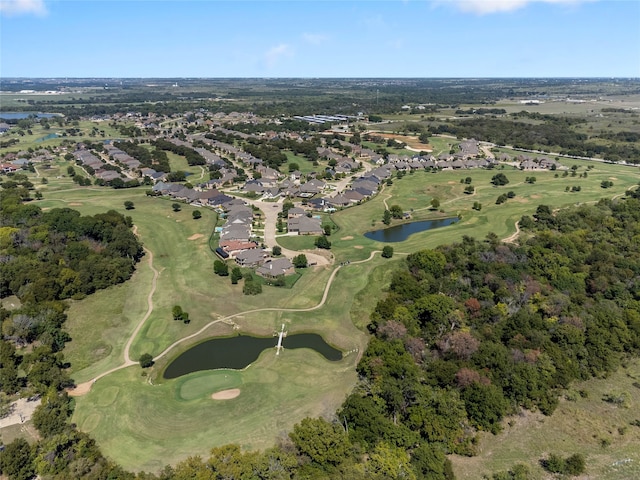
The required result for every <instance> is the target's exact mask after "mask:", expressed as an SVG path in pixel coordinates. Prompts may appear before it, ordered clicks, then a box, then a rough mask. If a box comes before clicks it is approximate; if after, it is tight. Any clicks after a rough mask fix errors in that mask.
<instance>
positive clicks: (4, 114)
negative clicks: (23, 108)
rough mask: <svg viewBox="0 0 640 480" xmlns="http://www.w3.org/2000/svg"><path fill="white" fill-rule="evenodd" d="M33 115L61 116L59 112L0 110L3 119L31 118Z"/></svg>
mask: <svg viewBox="0 0 640 480" xmlns="http://www.w3.org/2000/svg"><path fill="white" fill-rule="evenodd" d="M31 115H35V116H36V117H38V118H53V117H59V116H60V114H58V113H41V112H0V119H2V120H22V119H24V118H29V117H30V116H31Z"/></svg>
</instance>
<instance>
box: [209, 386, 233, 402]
mask: <svg viewBox="0 0 640 480" xmlns="http://www.w3.org/2000/svg"><path fill="white" fill-rule="evenodd" d="M238 395H240V389H239V388H232V389H229V390H222V391H220V392H216V393H214V394H213V395H211V398H213V399H214V400H231V399H232V398H236V397H237V396H238Z"/></svg>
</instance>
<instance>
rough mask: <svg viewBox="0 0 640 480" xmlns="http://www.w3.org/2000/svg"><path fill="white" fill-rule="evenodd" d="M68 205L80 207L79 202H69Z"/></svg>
mask: <svg viewBox="0 0 640 480" xmlns="http://www.w3.org/2000/svg"><path fill="white" fill-rule="evenodd" d="M69 206H70V207H80V206H82V204H81V203H80V202H71V203H70V204H69Z"/></svg>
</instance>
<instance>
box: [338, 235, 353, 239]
mask: <svg viewBox="0 0 640 480" xmlns="http://www.w3.org/2000/svg"><path fill="white" fill-rule="evenodd" d="M340 240H353V235H347V236H346V237H342V238H341V239H340Z"/></svg>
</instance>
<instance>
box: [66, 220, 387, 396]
mask: <svg viewBox="0 0 640 480" xmlns="http://www.w3.org/2000/svg"><path fill="white" fill-rule="evenodd" d="M136 231H137V229H136V228H135V227H134V233H136ZM145 251H146V252H147V253H148V254H149V260H148V261H149V268H151V270H152V271H153V280H152V284H151V291H150V292H149V295H147V305H148V308H147V313H146V314H145V315H144V317H143V318H142V319H141V320H140V321H139V322H138V325H137V326H136V328H135V330H134V331H133V332H132V334H131V336H130V337H129V340H127V343H126V344H125V348H124V363H122V364H121V365H118V366H117V367H114V368H111V369H109V370H107V371H105V372H103V373H101V374H100V375H97V376H96V377H94V378H93V379H92V380H89V381H87V382H83V383H80V384H78V385H76V387H75V388H73V389H70V390H69V391H68V393H69V395H70V396H74V397H79V396H82V395H85V394H87V393H89V391H91V387H92V386H93V384H94V383H96V382H97V381H98V380H99V379H101V378H103V377H106V376H107V375H110V374H112V373H114V372H117V371H118V370H122V369H124V368H127V367H130V366H132V365H136V364H137V362H134V361H133V360H131V358H130V356H129V349H130V348H131V345H132V344H133V341H134V340H135V337H136V336H137V335H138V333H139V332H140V329H141V328H142V326H143V325H144V323H145V322H146V321H147V319H148V318H149V316H150V315H151V313H152V312H153V300H152V297H153V294H154V293H155V291H156V286H157V280H158V276H159V272H158V270H156V269H155V267H154V266H153V253H152V252H151V251H150V250H148V249H147V248H146V247H145ZM376 253H381V251H380V250H374V251H372V252H371V253H370V254H369V257H368V258H366V259H364V260H358V261H354V262H351V264H354V265H355V264H359V263H365V262H369V261H371V260H372V259H373V257H374V256H375V254H376ZM341 268H342V265H338V266H336V267H335V269H334V270H333V272H331V275H330V276H329V279H328V280H327V284H326V285H325V287H324V292H323V293H322V298H321V299H320V302H319V303H318V304H317V305H314V306H312V307H306V308H278V307H265V308H255V309H252V310H245V311H242V312H237V313H234V314H231V315H227V316H226V317H222V318H218V319H216V320H212V321H211V322H209V323H207V324H206V325H205V326H203V327H202V328H201V329H200V330H198V331H197V332H195V333H192V334H191V335H188V336H186V337H183V338H181V339H180V340H177V341H175V342H173V343H172V344H171V345H169V346H168V347H167V348H165V349H164V350H163V351H162V352H161V353H160V354H158V355H157V356H156V357H154V361H156V360H159V359H160V358H163V357H164V356H166V355H167V354H168V353H169V352H170V351H171V350H173V349H174V348H175V347H177V346H178V345H180V344H181V343H183V342H186V341H187V340H190V339H192V338H194V337H196V336H198V335H200V334H202V333H203V332H204V331H206V330H207V329H208V328H209V327H211V326H212V325H215V324H218V323H221V322H227V321H229V320H231V319H233V318H236V317H239V316H242V315H247V314H251V313H258V312H311V311H313V310H317V309H319V308H322V307H323V306H324V304H325V303H326V301H327V298H328V297H329V289H330V288H331V285H332V284H333V281H334V280H335V278H336V275H337V274H338V271H339V270H340V269H341Z"/></svg>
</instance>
